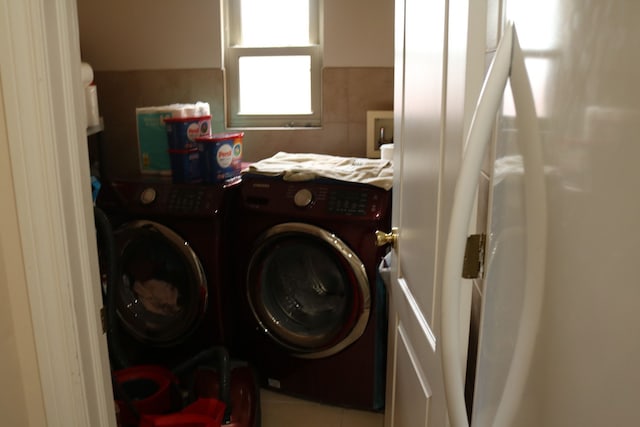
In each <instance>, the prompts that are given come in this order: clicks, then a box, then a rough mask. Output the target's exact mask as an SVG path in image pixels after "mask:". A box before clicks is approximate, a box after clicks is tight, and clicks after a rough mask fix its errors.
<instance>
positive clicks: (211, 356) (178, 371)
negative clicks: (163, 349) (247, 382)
mask: <svg viewBox="0 0 640 427" xmlns="http://www.w3.org/2000/svg"><path fill="white" fill-rule="evenodd" d="M211 363H215V365H214V366H212V367H213V368H215V369H216V370H217V371H218V375H219V378H220V396H218V400H220V401H221V402H223V403H224V404H225V414H224V420H225V421H228V420H229V416H230V414H231V402H230V394H231V391H230V390H231V374H230V370H229V353H228V352H227V349H226V348H225V347H222V346H216V347H211V348H209V349H207V350H204V351H201V352H200V353H198V354H196V355H195V356H194V357H192V358H191V359H189V360H187V361H186V362H184V363H182V364H181V365H179V366H176V367H175V368H174V369H173V370H172V372H173V373H174V375H176V376H177V377H180V376H182V375H184V374H186V373H187V372H189V371H192V370H193V369H194V368H196V367H198V366H203V365H205V366H211Z"/></svg>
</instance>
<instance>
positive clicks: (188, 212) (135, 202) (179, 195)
mask: <svg viewBox="0 0 640 427" xmlns="http://www.w3.org/2000/svg"><path fill="white" fill-rule="evenodd" d="M103 191H104V194H102V196H103V197H102V198H99V200H100V201H101V203H102V204H103V205H104V206H105V207H106V208H107V209H109V210H111V211H114V210H125V211H126V212H127V213H130V214H148V215H185V216H209V215H211V214H217V213H218V212H219V211H220V209H221V206H222V203H223V197H224V193H225V192H227V191H229V189H226V188H222V187H221V186H216V185H195V184H173V183H170V182H166V183H165V182H151V181H116V182H112V183H111V184H110V186H109V187H108V188H106V187H103V189H102V190H101V193H102V192H103Z"/></svg>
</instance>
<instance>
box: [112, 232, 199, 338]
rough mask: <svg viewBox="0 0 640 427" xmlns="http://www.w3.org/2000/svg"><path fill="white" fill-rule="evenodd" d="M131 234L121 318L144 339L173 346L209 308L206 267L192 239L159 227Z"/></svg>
mask: <svg viewBox="0 0 640 427" xmlns="http://www.w3.org/2000/svg"><path fill="white" fill-rule="evenodd" d="M166 231H167V230H166V229H165V232H166ZM125 233H128V234H129V236H128V237H127V239H126V241H125V244H124V246H123V248H122V251H121V262H122V281H121V283H120V284H119V288H118V290H117V301H118V307H117V310H118V314H119V316H120V319H121V320H122V322H123V324H124V326H125V327H126V329H127V330H128V331H129V332H130V333H131V334H132V335H134V336H135V337H136V338H137V339H139V340H141V341H144V342H147V343H151V344H156V345H158V346H166V345H173V344H175V343H177V342H179V341H180V340H181V339H184V338H185V337H186V336H188V335H189V333H190V332H192V330H193V329H194V328H195V326H196V325H197V323H198V322H199V320H200V319H201V317H202V315H203V313H204V310H205V307H206V298H207V285H206V281H205V279H204V275H202V274H201V271H202V267H201V266H200V265H199V262H198V260H197V258H196V257H195V254H193V252H192V251H191V249H190V248H189V247H188V245H187V243H186V242H182V243H180V240H177V241H176V239H175V237H176V236H171V237H173V238H169V237H168V236H166V235H165V234H166V233H165V234H163V232H162V231H160V230H159V229H158V228H156V227H153V226H150V225H148V226H143V227H138V228H135V229H131V230H128V231H126V232H125Z"/></svg>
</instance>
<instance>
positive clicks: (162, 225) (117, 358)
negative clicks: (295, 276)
mask: <svg viewBox="0 0 640 427" xmlns="http://www.w3.org/2000/svg"><path fill="white" fill-rule="evenodd" d="M237 190H238V187H237V185H231V186H224V185H197V184H174V183H171V182H170V181H165V180H163V179H161V178H159V179H154V180H128V181H125V180H121V181H113V182H110V183H107V184H106V185H103V186H102V189H101V191H100V195H99V197H98V200H97V203H96V205H97V206H98V207H99V208H100V209H101V210H102V211H104V212H105V214H106V215H107V217H108V218H109V220H110V221H111V224H112V228H113V230H114V232H113V234H114V241H115V244H114V246H116V250H115V252H116V254H117V258H118V261H119V264H120V271H121V274H120V275H121V278H119V279H118V280H116V281H115V283H116V284H115V285H114V286H115V287H116V289H115V290H112V291H114V292H115V296H114V297H113V298H111V300H112V301H115V303H114V304H113V305H114V306H115V307H107V309H114V310H115V311H116V314H117V316H115V317H117V322H114V323H117V325H112V327H111V330H112V331H113V332H112V335H113V336H114V337H113V339H111V340H110V349H109V350H110V356H111V361H112V365H114V366H115V367H124V366H123V365H139V364H162V365H165V366H168V367H174V366H176V365H178V364H181V363H183V362H185V361H187V360H188V359H189V358H191V357H193V356H195V355H196V354H198V353H199V352H200V351H203V350H205V349H207V348H209V347H211V346H215V345H226V344H227V341H228V335H229V333H230V332H229V329H228V326H229V321H228V318H229V315H230V314H229V311H230V307H228V304H225V303H224V302H225V298H226V299H227V300H228V299H229V297H228V295H226V294H225V292H226V291H225V289H228V286H229V282H230V269H229V268H228V259H227V258H226V257H227V256H228V255H229V254H228V251H226V249H225V247H226V242H227V239H228V238H229V236H228V231H227V228H228V227H227V225H228V224H227V222H226V221H227V216H228V215H229V212H228V207H229V206H231V204H232V199H233V197H234V194H236V193H237ZM101 270H102V271H106V270H107V269H106V268H101ZM106 282H107V281H106V280H103V283H106ZM105 293H106V292H105Z"/></svg>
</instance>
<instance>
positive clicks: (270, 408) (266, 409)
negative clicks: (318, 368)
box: [260, 389, 384, 427]
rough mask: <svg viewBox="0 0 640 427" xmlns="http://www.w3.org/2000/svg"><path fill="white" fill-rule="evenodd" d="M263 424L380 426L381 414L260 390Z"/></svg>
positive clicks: (281, 426)
mask: <svg viewBox="0 0 640 427" xmlns="http://www.w3.org/2000/svg"><path fill="white" fill-rule="evenodd" d="M260 399H261V402H260V403H261V405H262V427H302V426H304V427H383V423H384V415H383V414H381V413H380V414H378V413H374V412H366V411H356V410H353V409H344V408H338V407H334V406H326V405H321V404H319V403H315V402H308V401H306V400H299V399H295V398H293V397H290V396H286V395H283V394H280V393H275V392H272V391H269V390H264V389H263V390H261V391H260Z"/></svg>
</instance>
